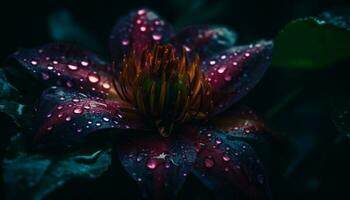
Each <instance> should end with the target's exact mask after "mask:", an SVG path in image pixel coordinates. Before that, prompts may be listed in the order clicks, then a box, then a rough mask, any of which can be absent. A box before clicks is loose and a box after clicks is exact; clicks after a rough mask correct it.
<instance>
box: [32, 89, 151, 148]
mask: <svg viewBox="0 0 350 200" xmlns="http://www.w3.org/2000/svg"><path fill="white" fill-rule="evenodd" d="M133 112H134V110H133V108H131V107H130V106H129V105H126V104H124V103H122V102H118V101H112V100H104V99H101V98H99V97H92V96H89V95H85V94H83V93H79V92H76V91H70V90H67V89H64V88H56V87H52V88H50V89H47V90H46V91H45V92H44V93H43V95H42V97H41V99H40V100H39V103H38V105H37V107H36V114H35V119H34V129H35V130H34V131H35V132H36V135H35V137H34V143H35V144H36V145H38V146H47V145H56V144H67V145H68V144H72V143H75V142H81V141H82V140H83V139H84V138H85V137H86V136H88V135H90V134H91V133H92V132H95V131H97V130H102V129H109V128H117V129H144V128H145V127H144V124H143V123H142V121H141V119H140V118H139V117H138V115H136V114H135V113H134V114H133Z"/></svg>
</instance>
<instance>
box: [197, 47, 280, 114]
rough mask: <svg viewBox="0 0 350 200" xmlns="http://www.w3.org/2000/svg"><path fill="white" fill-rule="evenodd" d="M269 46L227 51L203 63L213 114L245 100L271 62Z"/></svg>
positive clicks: (238, 48) (236, 48) (270, 48)
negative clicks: (208, 84)
mask: <svg viewBox="0 0 350 200" xmlns="http://www.w3.org/2000/svg"><path fill="white" fill-rule="evenodd" d="M272 46H273V45H272V42H260V43H257V44H255V45H247V46H240V47H235V48H231V49H228V50H225V51H223V52H222V53H220V54H217V55H216V56H213V57H211V58H210V59H207V60H204V61H203V63H202V69H203V71H204V72H205V74H206V75H207V79H208V80H209V83H210V84H211V85H212V87H213V91H214V106H216V108H215V110H214V113H218V112H221V111H223V110H225V109H226V108H228V107H230V106H231V105H232V104H233V103H235V102H236V101H238V100H239V99H241V98H242V97H243V96H245V95H246V94H247V93H248V92H249V91H250V90H251V89H252V88H253V87H254V86H255V85H256V84H257V83H258V81H259V80H260V79H261V78H262V76H263V74H264V72H265V71H266V69H267V68H268V66H269V65H270V62H271V54H272Z"/></svg>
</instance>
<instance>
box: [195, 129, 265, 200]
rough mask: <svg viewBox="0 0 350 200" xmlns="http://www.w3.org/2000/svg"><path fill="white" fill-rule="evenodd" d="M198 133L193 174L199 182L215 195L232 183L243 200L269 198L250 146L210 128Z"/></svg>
mask: <svg viewBox="0 0 350 200" xmlns="http://www.w3.org/2000/svg"><path fill="white" fill-rule="evenodd" d="M201 134H202V135H201V137H200V138H199V139H198V140H197V141H196V148H197V152H198V153H197V161H196V164H195V167H194V174H195V175H196V176H197V177H198V178H199V179H200V180H201V181H202V182H203V184H205V185H206V186H207V187H208V188H210V189H212V190H214V192H217V193H216V194H215V195H219V196H220V192H222V191H225V190H226V189H227V190H232V186H235V188H236V189H237V192H238V194H239V195H242V196H245V197H246V198H247V199H270V189H269V186H268V181H267V180H266V176H265V174H264V171H263V167H262V163H261V161H260V160H259V158H258V157H257V155H256V153H255V152H254V150H253V149H252V148H251V146H250V145H248V144H247V143H245V142H242V141H238V140H230V139H229V138H228V137H227V135H225V134H222V133H217V132H216V131H214V130H202V132H201ZM218 191H220V192H218ZM226 198H227V197H226Z"/></svg>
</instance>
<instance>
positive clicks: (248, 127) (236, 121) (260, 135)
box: [208, 106, 278, 140]
mask: <svg viewBox="0 0 350 200" xmlns="http://www.w3.org/2000/svg"><path fill="white" fill-rule="evenodd" d="M208 127H210V128H213V129H215V130H216V131H219V132H223V133H225V134H226V135H227V137H228V138H229V139H232V140H234V139H242V138H251V139H256V140H259V139H267V140H269V139H272V140H274V139H278V137H277V136H276V135H274V134H273V133H272V131H271V130H270V129H269V128H268V127H267V126H266V125H265V123H264V121H263V120H262V119H261V117H260V116H259V115H258V114H257V113H256V112H255V111H254V110H252V109H250V108H248V107H245V106H244V107H243V106H242V107H239V108H231V109H229V110H226V111H225V112H223V113H220V114H218V115H216V116H215V117H213V119H212V120H211V121H210V123H209V124H208Z"/></svg>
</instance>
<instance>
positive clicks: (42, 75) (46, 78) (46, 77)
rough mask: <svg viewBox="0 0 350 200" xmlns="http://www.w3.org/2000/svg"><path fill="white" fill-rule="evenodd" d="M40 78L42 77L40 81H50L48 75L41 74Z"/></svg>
mask: <svg viewBox="0 0 350 200" xmlns="http://www.w3.org/2000/svg"><path fill="white" fill-rule="evenodd" d="M41 77H42V79H43V80H45V81H46V80H49V79H50V76H49V75H48V74H46V73H42V74H41Z"/></svg>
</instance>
